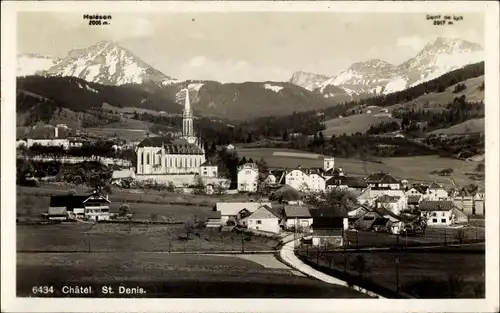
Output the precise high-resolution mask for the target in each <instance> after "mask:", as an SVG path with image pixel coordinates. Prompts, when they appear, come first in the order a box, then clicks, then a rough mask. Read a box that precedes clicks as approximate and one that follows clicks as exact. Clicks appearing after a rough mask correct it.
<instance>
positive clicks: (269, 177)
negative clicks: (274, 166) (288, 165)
mask: <svg viewBox="0 0 500 313" xmlns="http://www.w3.org/2000/svg"><path fill="white" fill-rule="evenodd" d="M264 183H265V184H266V185H271V186H272V185H276V176H274V174H273V173H272V172H269V174H268V175H267V177H266V179H265V180H264Z"/></svg>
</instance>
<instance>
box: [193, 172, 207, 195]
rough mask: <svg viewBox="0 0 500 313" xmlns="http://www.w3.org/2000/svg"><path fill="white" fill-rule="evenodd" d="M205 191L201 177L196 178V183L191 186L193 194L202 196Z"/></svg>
mask: <svg viewBox="0 0 500 313" xmlns="http://www.w3.org/2000/svg"><path fill="white" fill-rule="evenodd" d="M205 191H206V186H205V183H204V182H203V178H201V176H198V177H197V178H196V183H195V184H194V186H193V194H195V195H203V194H205Z"/></svg>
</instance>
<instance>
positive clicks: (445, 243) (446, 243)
mask: <svg viewBox="0 0 500 313" xmlns="http://www.w3.org/2000/svg"><path fill="white" fill-rule="evenodd" d="M446 237H447V236H446V227H445V228H444V245H445V246H447V245H448V241H447V240H448V239H447V238H446Z"/></svg>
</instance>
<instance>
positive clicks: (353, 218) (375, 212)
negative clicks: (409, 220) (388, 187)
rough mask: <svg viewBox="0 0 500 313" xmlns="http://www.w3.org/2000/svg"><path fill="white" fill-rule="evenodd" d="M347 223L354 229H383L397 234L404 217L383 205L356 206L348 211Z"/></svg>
mask: <svg viewBox="0 0 500 313" xmlns="http://www.w3.org/2000/svg"><path fill="white" fill-rule="evenodd" d="M348 216H349V223H350V225H352V226H353V227H354V228H356V229H362V230H375V231H379V230H384V231H387V232H389V233H391V234H399V233H400V232H401V229H402V227H403V224H404V218H403V217H401V216H398V215H396V214H394V213H393V212H391V211H389V210H387V209H385V208H383V207H378V208H377V207H368V206H362V205H360V206H358V207H357V208H355V209H354V210H351V211H350V212H348Z"/></svg>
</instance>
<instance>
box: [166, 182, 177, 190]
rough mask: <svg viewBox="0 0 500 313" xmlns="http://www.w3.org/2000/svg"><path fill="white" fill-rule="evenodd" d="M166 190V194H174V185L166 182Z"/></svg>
mask: <svg viewBox="0 0 500 313" xmlns="http://www.w3.org/2000/svg"><path fill="white" fill-rule="evenodd" d="M166 190H167V191H168V192H175V185H174V183H173V182H172V181H169V182H168V184H167V188H166Z"/></svg>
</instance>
